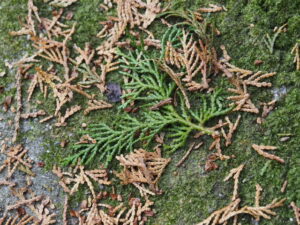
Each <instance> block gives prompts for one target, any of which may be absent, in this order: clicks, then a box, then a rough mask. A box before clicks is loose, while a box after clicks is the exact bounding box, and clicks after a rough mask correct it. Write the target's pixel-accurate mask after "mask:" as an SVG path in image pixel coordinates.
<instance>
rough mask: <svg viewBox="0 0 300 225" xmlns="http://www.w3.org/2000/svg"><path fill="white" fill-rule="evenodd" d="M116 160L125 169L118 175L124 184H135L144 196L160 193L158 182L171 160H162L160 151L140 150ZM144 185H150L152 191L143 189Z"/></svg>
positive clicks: (118, 157)
mask: <svg viewBox="0 0 300 225" xmlns="http://www.w3.org/2000/svg"><path fill="white" fill-rule="evenodd" d="M116 158H117V160H119V162H120V165H121V166H123V167H124V168H123V171H122V172H120V173H117V174H116V175H117V176H118V177H119V178H120V179H121V181H122V183H123V184H133V185H134V186H136V187H137V188H138V189H139V191H140V193H141V195H142V196H146V195H147V194H151V195H154V194H155V193H159V188H158V181H159V179H160V177H161V175H162V173H163V171H164V169H165V167H166V166H167V165H168V163H169V162H170V160H171V159H165V158H162V157H161V153H160V151H159V150H158V149H157V150H156V152H147V151H146V150H144V149H138V150H135V151H134V152H131V153H129V154H128V155H126V156H123V155H120V156H117V157H116ZM143 184H147V185H149V189H150V190H148V189H146V188H145V187H143V186H142V185H143Z"/></svg>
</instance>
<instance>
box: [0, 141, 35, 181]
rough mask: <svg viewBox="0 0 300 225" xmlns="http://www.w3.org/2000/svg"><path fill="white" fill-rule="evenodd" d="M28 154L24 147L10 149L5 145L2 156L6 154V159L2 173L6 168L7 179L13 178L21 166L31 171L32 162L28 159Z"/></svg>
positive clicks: (0, 167) (1, 168) (17, 146)
mask: <svg viewBox="0 0 300 225" xmlns="http://www.w3.org/2000/svg"><path fill="white" fill-rule="evenodd" d="M27 152H28V150H27V149H25V148H23V146H22V145H16V146H13V147H10V148H7V146H6V145H3V146H2V149H1V154H4V155H5V156H6V159H5V160H4V162H3V164H2V165H1V166H0V172H2V171H4V170H5V168H6V170H7V171H6V178H11V177H12V176H13V174H14V173H15V171H16V170H17V169H19V168H20V167H21V166H23V167H25V168H27V169H28V170H30V169H31V168H32V161H31V160H30V159H29V158H28V157H27ZM31 173H32V172H31Z"/></svg>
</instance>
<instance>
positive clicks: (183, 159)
mask: <svg viewBox="0 0 300 225" xmlns="http://www.w3.org/2000/svg"><path fill="white" fill-rule="evenodd" d="M202 144H203V142H201V143H200V146H201V145H202ZM194 146H195V142H193V143H192V144H191V145H190V147H189V149H188V150H187V152H186V153H185V154H184V156H183V157H182V159H181V160H179V162H178V163H177V164H176V166H177V167H180V166H181V165H182V164H183V163H184V161H185V160H186V159H187V158H188V157H189V155H190V154H191V152H192V150H193V149H194ZM200 146H199V147H200Z"/></svg>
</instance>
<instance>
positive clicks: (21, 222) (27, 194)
mask: <svg viewBox="0 0 300 225" xmlns="http://www.w3.org/2000/svg"><path fill="white" fill-rule="evenodd" d="M11 192H12V195H14V196H15V197H17V198H18V201H17V202H16V203H15V204H12V205H8V206H6V210H5V212H4V216H3V217H2V218H0V224H7V225H14V224H18V225H26V224H44V225H50V224H55V223H56V214H55V213H52V212H51V211H52V210H53V209H54V208H55V207H54V205H53V204H52V202H51V200H50V198H49V197H44V196H42V195H35V193H34V192H33V191H32V190H30V189H29V188H28V187H24V188H12V189H11ZM26 210H29V211H30V213H27V211H26ZM13 211H16V212H17V213H15V214H14V215H12V216H8V213H11V212H13ZM4 222H6V223H4Z"/></svg>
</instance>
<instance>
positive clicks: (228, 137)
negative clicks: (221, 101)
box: [221, 114, 241, 146]
mask: <svg viewBox="0 0 300 225" xmlns="http://www.w3.org/2000/svg"><path fill="white" fill-rule="evenodd" d="M240 119H241V115H240V114H239V115H238V118H237V119H236V121H235V123H234V124H233V123H232V122H231V121H230V120H229V117H228V116H226V117H225V120H226V122H227V124H228V128H229V130H228V133H227V134H226V132H225V130H224V129H223V127H222V128H221V131H222V135H223V137H224V139H225V141H226V143H225V146H229V145H230V144H231V143H232V142H231V139H232V135H233V133H234V132H235V130H236V129H237V127H238V125H239V122H240Z"/></svg>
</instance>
